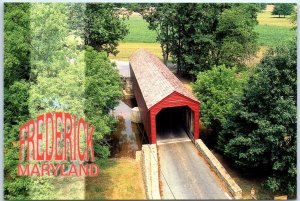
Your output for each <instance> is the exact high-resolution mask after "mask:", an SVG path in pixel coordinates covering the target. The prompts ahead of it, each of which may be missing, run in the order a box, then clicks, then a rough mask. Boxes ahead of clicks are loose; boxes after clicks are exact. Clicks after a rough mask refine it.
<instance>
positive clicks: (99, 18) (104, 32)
mask: <svg viewBox="0 0 300 201" xmlns="http://www.w3.org/2000/svg"><path fill="white" fill-rule="evenodd" d="M124 20H125V18H124V17H120V16H119V12H117V11H116V10H115V6H114V4H110V3H87V4H86V8H85V28H84V41H85V45H88V46H91V47H93V48H94V49H96V50H97V51H106V52H107V54H109V53H111V54H114V55H116V54H117V53H118V51H117V46H118V41H119V40H122V39H123V38H124V37H125V35H126V34H127V33H128V29H127V28H126V25H125V23H124Z"/></svg>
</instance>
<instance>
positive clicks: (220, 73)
mask: <svg viewBox="0 0 300 201" xmlns="http://www.w3.org/2000/svg"><path fill="white" fill-rule="evenodd" d="M244 80H245V78H243V75H242V74H241V73H240V74H237V73H236V68H228V67H226V66H224V65H222V66H214V67H212V69H211V70H207V71H204V72H200V73H199V74H198V76H197V80H196V82H195V83H194V84H193V91H194V93H195V94H196V96H197V98H198V99H199V100H200V102H201V110H200V112H201V123H202V124H203V125H204V126H205V127H207V128H212V129H213V130H214V133H215V136H212V139H214V140H216V139H217V136H216V135H217V133H218V132H219V131H220V130H221V129H222V127H224V126H225V125H226V124H227V121H228V119H229V117H231V116H233V115H234V113H235V111H234V108H235V105H236V104H237V103H238V102H239V100H240V99H241V97H242V91H243V83H244Z"/></svg>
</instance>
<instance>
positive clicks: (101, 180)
mask: <svg viewBox="0 0 300 201" xmlns="http://www.w3.org/2000/svg"><path fill="white" fill-rule="evenodd" d="M116 164H117V162H116V161H115V160H108V161H107V163H106V164H105V165H104V166H101V167H100V172H99V175H98V176H97V177H86V180H85V199H86V200H107V199H109V198H110V197H109V195H112V193H113V188H112V187H111V185H112V177H111V176H110V174H109V173H108V172H107V171H105V170H107V169H108V168H111V167H114V166H115V165H116Z"/></svg>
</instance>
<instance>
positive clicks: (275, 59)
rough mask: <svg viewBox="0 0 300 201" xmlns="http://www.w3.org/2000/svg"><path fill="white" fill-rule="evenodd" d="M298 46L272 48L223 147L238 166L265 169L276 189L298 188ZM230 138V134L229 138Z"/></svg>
mask: <svg viewBox="0 0 300 201" xmlns="http://www.w3.org/2000/svg"><path fill="white" fill-rule="evenodd" d="M296 50H297V47H296V43H295V41H294V42H293V43H289V44H284V45H282V46H280V47H277V48H275V49H272V50H270V51H269V52H268V53H267V55H266V56H265V57H264V59H263V60H262V62H261V63H260V64H259V65H258V66H257V68H256V70H255V73H254V74H253V75H251V76H250V77H249V81H248V82H247V84H246V86H245V89H244V95H243V98H242V100H241V102H240V104H237V109H236V110H237V113H236V114H237V115H235V116H234V117H233V118H231V119H230V121H228V122H229V123H228V126H227V127H226V129H225V130H224V132H223V141H222V142H220V147H222V146H223V151H224V153H225V155H226V156H228V157H230V158H231V159H232V160H233V161H234V162H235V164H236V165H237V166H239V167H241V168H245V169H247V170H248V171H249V170H251V169H253V170H255V169H256V170H259V171H261V170H264V171H265V172H266V173H268V174H269V178H268V180H267V181H266V185H267V186H268V187H269V188H270V189H271V190H273V191H280V192H282V193H287V194H288V195H289V196H291V197H293V196H295V193H296V169H297V168H296V153H297V148H296V145H297V142H296V136H297V126H296V125H297V118H296V114H297V106H296V101H297V99H296V98H297V87H296V81H297V53H296ZM224 139H227V141H226V140H224Z"/></svg>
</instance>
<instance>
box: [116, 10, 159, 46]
mask: <svg viewBox="0 0 300 201" xmlns="http://www.w3.org/2000/svg"><path fill="white" fill-rule="evenodd" d="M125 23H126V24H127V26H128V28H129V34H128V35H127V36H126V37H125V38H124V40H122V41H121V42H126V43H155V42H156V32H155V31H153V30H149V29H148V23H147V22H146V21H145V20H144V19H143V18H142V17H141V16H130V18H129V20H126V21H125Z"/></svg>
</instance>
